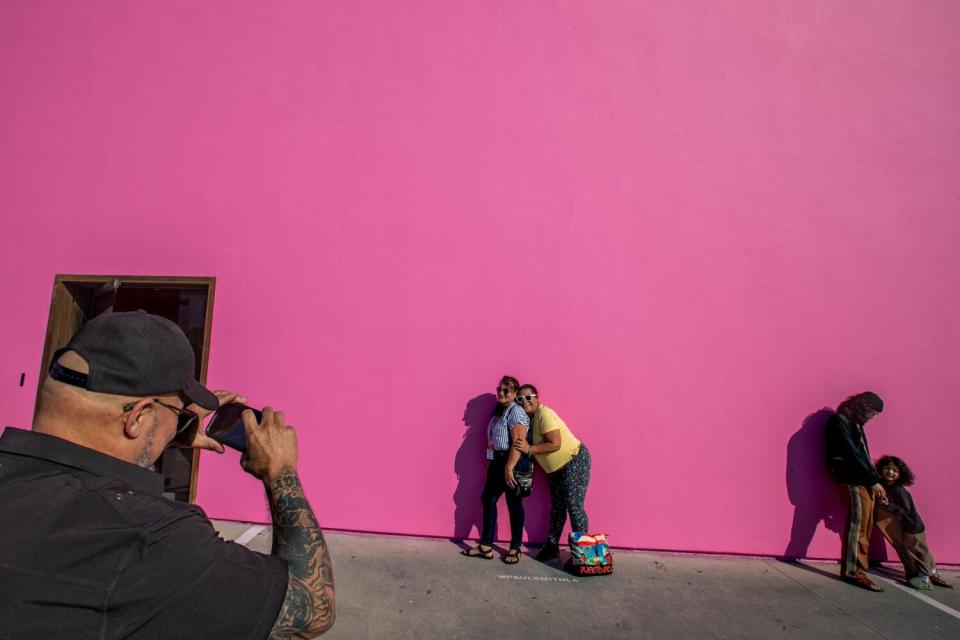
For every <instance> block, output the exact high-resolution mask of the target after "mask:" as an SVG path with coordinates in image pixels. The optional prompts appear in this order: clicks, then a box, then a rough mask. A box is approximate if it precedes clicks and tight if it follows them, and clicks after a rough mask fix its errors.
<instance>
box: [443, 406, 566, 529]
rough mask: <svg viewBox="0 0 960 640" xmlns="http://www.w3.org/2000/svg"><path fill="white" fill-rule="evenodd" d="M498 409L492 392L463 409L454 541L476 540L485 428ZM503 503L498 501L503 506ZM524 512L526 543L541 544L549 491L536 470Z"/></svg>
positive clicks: (503, 520) (484, 469)
mask: <svg viewBox="0 0 960 640" xmlns="http://www.w3.org/2000/svg"><path fill="white" fill-rule="evenodd" d="M496 406H497V398H496V396H494V395H493V394H492V393H484V394H481V395H479V396H477V397H476V398H473V399H472V400H470V401H469V402H467V406H466V407H465V408H464V410H463V424H464V428H465V431H464V434H463V441H462V442H461V443H460V448H459V449H457V455H456V457H455V458H454V463H453V469H454V472H455V473H456V474H457V488H456V489H455V490H454V492H453V504H454V510H453V536H452V539H453V540H457V541H460V540H466V539H469V538H479V537H480V530H481V527H482V522H481V520H482V516H483V509H482V507H481V506H480V493H481V492H482V491H483V485H484V482H485V481H486V478H487V459H486V456H485V452H486V448H487V425H488V424H489V423H490V416H492V415H493V410H494V408H495V407H496ZM503 503H504V501H503V499H501V500H500V506H501V507H502V505H503ZM523 506H524V509H525V511H526V522H525V526H524V529H526V533H527V540H528V541H529V542H543V540H545V539H546V537H547V528H548V527H549V517H550V490H549V488H548V485H547V477H546V475H545V474H544V473H543V472H542V471H541V470H540V469H539V468H537V470H536V473H535V477H534V481H533V492H532V493H531V495H530V497H529V498H526V499H525V500H524V501H523ZM508 521H509V520H508V518H507V516H506V514H505V513H504V514H502V517H500V518H498V522H499V523H500V524H501V525H502V524H503V523H506V522H508Z"/></svg>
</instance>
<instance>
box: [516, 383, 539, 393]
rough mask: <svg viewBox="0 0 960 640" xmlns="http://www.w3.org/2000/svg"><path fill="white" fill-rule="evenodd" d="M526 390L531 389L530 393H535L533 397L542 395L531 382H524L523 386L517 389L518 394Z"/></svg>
mask: <svg viewBox="0 0 960 640" xmlns="http://www.w3.org/2000/svg"><path fill="white" fill-rule="evenodd" d="M524 389H530V391H533V395H535V396H538V395H540V392H539V391H537V388H536V387H535V386H533V385H532V384H530V383H529V382H524V383H523V384H522V385H520V388H519V389H517V393H520V392H521V391H523V390H524Z"/></svg>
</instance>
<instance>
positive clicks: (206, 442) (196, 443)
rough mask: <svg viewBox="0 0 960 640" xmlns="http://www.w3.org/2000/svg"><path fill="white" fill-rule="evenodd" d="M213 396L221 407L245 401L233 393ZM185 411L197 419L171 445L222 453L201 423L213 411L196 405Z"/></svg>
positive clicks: (220, 446) (215, 392)
mask: <svg viewBox="0 0 960 640" xmlns="http://www.w3.org/2000/svg"><path fill="white" fill-rule="evenodd" d="M213 395H215V396H217V400H219V401H220V406H221V407H223V406H226V405H228V404H235V403H240V404H243V403H244V402H246V401H247V400H246V398H244V397H243V396H241V395H240V394H239V393H237V392H235V391H214V392H213ZM186 409H187V410H189V411H192V412H193V413H195V414H197V419H196V420H194V422H193V424H192V425H190V426H189V427H188V428H187V429H185V430H184V432H183V433H181V434H178V435H177V437H176V438H175V439H174V441H173V444H175V445H177V446H180V447H190V448H193V449H207V450H209V451H216V452H217V453H223V445H222V444H220V443H219V442H217V441H216V440H215V439H213V438H211V437H210V436H208V435H207V434H206V432H205V431H204V429H203V421H204V420H205V419H206V418H207V416H209V415H210V414H211V413H213V411H210V410H209V409H204V408H203V407H201V406H200V405H198V404H191V405H190V406H189V407H186ZM218 411H219V410H218Z"/></svg>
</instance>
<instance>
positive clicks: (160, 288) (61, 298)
mask: <svg viewBox="0 0 960 640" xmlns="http://www.w3.org/2000/svg"><path fill="white" fill-rule="evenodd" d="M215 286H216V278H185V277H184V278H177V277H151V276H77V275H58V276H56V278H55V279H54V283H53V298H52V300H51V302H50V317H49V319H48V320H47V336H46V340H45V342H44V346H43V361H42V362H41V363H40V365H41V366H40V384H43V379H44V378H45V377H46V375H47V369H48V368H49V367H50V359H51V358H52V357H53V353H54V352H55V351H56V350H57V349H59V348H61V347H64V346H66V345H67V343H68V342H69V341H70V338H71V337H73V334H74V333H76V331H77V329H79V328H80V327H81V326H83V324H84V323H86V322H88V321H89V320H92V319H93V318H96V317H97V316H99V315H102V314H104V313H112V312H115V311H136V310H138V309H143V310H144V311H147V312H148V313H153V314H155V315H158V316H163V317H164V318H167V319H169V320H172V321H173V322H176V323H177V324H178V325H179V326H180V328H181V329H183V332H184V333H185V334H186V336H187V339H188V340H189V341H190V346H191V347H193V353H194V358H195V362H196V370H195V371H194V375H195V376H196V378H197V380H199V381H200V382H201V384H205V383H206V379H207V356H208V354H209V350H210V324H211V321H212V319H213V295H214V289H215ZM39 388H40V387H39V385H38V387H37V391H38V398H39ZM199 453H200V452H199V451H196V450H194V449H180V448H176V447H171V448H170V449H167V450H166V451H164V453H163V456H162V457H161V458H160V460H159V461H158V462H157V470H158V471H159V472H160V473H161V474H163V486H164V492H165V493H166V494H167V496H168V497H170V498H173V499H175V500H180V501H183V502H193V501H194V499H195V497H196V488H197V472H198V465H199V461H200V455H199Z"/></svg>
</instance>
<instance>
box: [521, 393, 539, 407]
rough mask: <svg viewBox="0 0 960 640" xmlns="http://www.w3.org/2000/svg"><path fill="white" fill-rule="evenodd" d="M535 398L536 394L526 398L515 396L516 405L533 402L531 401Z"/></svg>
mask: <svg viewBox="0 0 960 640" xmlns="http://www.w3.org/2000/svg"><path fill="white" fill-rule="evenodd" d="M536 397H537V394H535V393H531V394H530V395H528V396H517V404H526V403H528V402H533V399H534V398H536Z"/></svg>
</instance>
